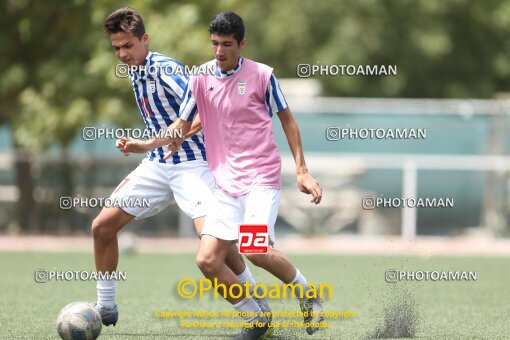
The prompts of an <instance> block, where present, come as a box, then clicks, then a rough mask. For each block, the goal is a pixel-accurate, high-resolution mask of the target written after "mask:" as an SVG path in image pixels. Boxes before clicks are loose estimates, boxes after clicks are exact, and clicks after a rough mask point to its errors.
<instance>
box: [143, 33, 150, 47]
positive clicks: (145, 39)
mask: <svg viewBox="0 0 510 340" xmlns="http://www.w3.org/2000/svg"><path fill="white" fill-rule="evenodd" d="M142 42H143V43H144V45H145V46H146V47H147V45H148V44H149V35H148V34H147V33H144V35H142Z"/></svg>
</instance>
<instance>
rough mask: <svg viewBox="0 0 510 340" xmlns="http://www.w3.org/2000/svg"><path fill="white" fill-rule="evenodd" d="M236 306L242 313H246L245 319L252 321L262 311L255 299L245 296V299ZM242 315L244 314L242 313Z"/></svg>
mask: <svg viewBox="0 0 510 340" xmlns="http://www.w3.org/2000/svg"><path fill="white" fill-rule="evenodd" d="M234 308H235V309H237V310H238V311H239V312H241V313H246V314H245V316H243V318H244V321H246V322H251V321H253V320H255V319H256V318H257V317H258V316H259V315H260V312H261V309H260V307H259V305H258V304H257V302H255V300H253V299H248V298H244V299H243V301H241V302H239V303H236V304H235V305H234ZM241 315H242V314H241Z"/></svg>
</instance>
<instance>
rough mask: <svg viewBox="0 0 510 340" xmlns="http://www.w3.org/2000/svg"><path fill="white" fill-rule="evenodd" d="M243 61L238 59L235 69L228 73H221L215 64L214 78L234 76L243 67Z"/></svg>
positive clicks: (241, 58) (240, 58)
mask: <svg viewBox="0 0 510 340" xmlns="http://www.w3.org/2000/svg"><path fill="white" fill-rule="evenodd" d="M243 61H244V58H243V57H239V62H238V63H237V65H236V67H234V68H233V69H231V70H228V71H221V70H220V69H219V67H218V64H216V77H219V78H224V77H229V76H231V75H233V74H236V72H237V71H239V69H240V68H241V65H243Z"/></svg>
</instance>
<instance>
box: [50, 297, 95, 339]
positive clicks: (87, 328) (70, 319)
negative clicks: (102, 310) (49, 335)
mask: <svg viewBox="0 0 510 340" xmlns="http://www.w3.org/2000/svg"><path fill="white" fill-rule="evenodd" d="M102 326H103V324H102V322H101V315H100V314H99V311H98V310H97V309H96V308H94V306H92V305H91V304H90V303H86V302H81V301H79V302H71V303H70V304H68V305H67V306H65V307H64V308H62V310H61V311H60V313H59V314H58V317H57V332H58V335H60V337H61V338H62V339H64V340H77V339H83V340H94V339H97V337H98V336H99V333H101V327H102Z"/></svg>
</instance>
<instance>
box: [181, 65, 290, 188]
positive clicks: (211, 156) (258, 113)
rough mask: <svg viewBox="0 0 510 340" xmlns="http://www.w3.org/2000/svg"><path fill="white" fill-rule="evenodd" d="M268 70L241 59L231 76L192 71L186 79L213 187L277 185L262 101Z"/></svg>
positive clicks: (273, 148) (273, 144)
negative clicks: (217, 75) (236, 69)
mask: <svg viewBox="0 0 510 340" xmlns="http://www.w3.org/2000/svg"><path fill="white" fill-rule="evenodd" d="M272 72H273V69H272V68H270V67H269V66H267V65H264V64H260V63H257V62H255V61H252V60H249V59H244V62H243V63H242V65H241V68H240V69H239V70H238V71H237V72H236V73H235V74H232V75H231V76H228V77H221V78H220V77H216V76H209V75H207V76H196V77H192V78H191V79H190V82H189V87H190V90H191V93H192V94H193V97H194V99H195V101H196V105H197V109H198V114H199V115H200V120H201V122H202V130H203V132H204V135H205V143H206V150H207V161H208V162H209V166H210V168H211V170H212V172H213V174H214V177H215V179H216V186H217V187H218V188H219V189H221V190H223V191H225V192H227V193H228V194H229V195H231V196H240V195H244V194H246V193H247V192H249V191H250V189H251V188H253V187H270V188H275V189H279V188H280V187H281V161H280V154H279V153H278V147H277V145H276V141H275V138H274V134H273V130H272V119H271V116H270V114H269V113H268V109H267V108H266V105H265V94H266V91H267V88H268V83H269V79H270V77H271V74H272Z"/></svg>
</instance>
